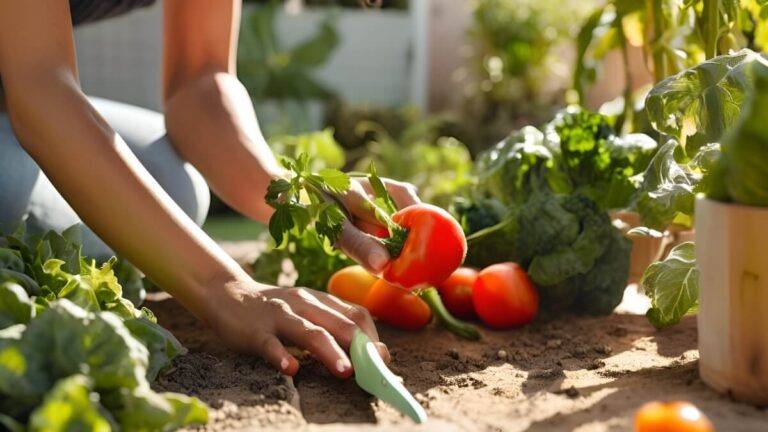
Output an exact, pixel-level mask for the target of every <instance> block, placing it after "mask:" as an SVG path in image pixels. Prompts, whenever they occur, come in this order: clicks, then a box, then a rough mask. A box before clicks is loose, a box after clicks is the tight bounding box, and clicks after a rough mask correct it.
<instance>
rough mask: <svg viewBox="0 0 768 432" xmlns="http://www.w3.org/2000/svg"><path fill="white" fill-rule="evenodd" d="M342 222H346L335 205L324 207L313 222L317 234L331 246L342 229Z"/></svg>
mask: <svg viewBox="0 0 768 432" xmlns="http://www.w3.org/2000/svg"><path fill="white" fill-rule="evenodd" d="M344 220H346V216H345V215H344V213H343V212H342V211H341V209H340V208H339V207H337V206H335V205H326V206H324V207H323V208H322V210H320V212H319V213H318V216H317V221H316V222H315V229H316V230H317V234H318V235H320V236H321V237H325V238H327V239H328V241H329V242H331V244H335V243H336V241H337V240H338V239H339V237H340V236H341V232H342V230H343V229H344V225H343V224H344Z"/></svg>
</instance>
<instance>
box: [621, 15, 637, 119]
mask: <svg viewBox="0 0 768 432" xmlns="http://www.w3.org/2000/svg"><path fill="white" fill-rule="evenodd" d="M618 29H619V35H620V36H619V39H620V40H621V59H622V62H623V63H624V81H625V82H624V113H623V114H624V115H623V117H624V118H623V119H622V122H621V125H620V127H621V130H622V131H623V132H624V133H630V132H632V131H633V129H634V116H635V106H634V105H635V103H634V100H633V97H632V95H633V94H634V88H633V85H632V70H631V68H630V66H629V48H628V47H627V38H626V35H625V34H624V28H623V27H622V26H621V25H619V27H618Z"/></svg>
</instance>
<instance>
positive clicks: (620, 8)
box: [573, 0, 768, 125]
mask: <svg viewBox="0 0 768 432" xmlns="http://www.w3.org/2000/svg"><path fill="white" fill-rule="evenodd" d="M765 5H766V3H765V2H764V1H763V0H746V1H739V0H690V1H675V0H648V1H646V2H640V1H635V0H610V1H608V2H606V3H605V4H604V5H602V6H601V7H599V8H598V9H597V10H595V11H594V12H593V13H592V14H591V15H590V17H589V18H588V19H587V20H586V21H585V23H584V25H583V26H582V28H581V31H580V32H579V36H578V38H577V59H576V67H575V73H574V80H573V88H574V90H575V94H576V96H577V98H578V100H579V101H583V100H584V93H585V90H586V88H587V87H588V86H589V85H590V84H591V83H594V82H595V81H596V79H597V77H598V75H599V65H600V63H601V61H602V60H603V59H604V58H605V56H606V54H607V53H609V52H611V51H613V50H616V49H618V50H620V51H621V53H622V58H623V62H624V69H625V91H624V101H625V105H624V116H623V118H621V119H620V121H619V123H620V124H621V123H622V122H627V124H630V125H631V123H632V116H633V113H634V112H633V109H632V107H633V105H634V97H633V87H634V85H633V83H632V79H631V76H630V73H629V72H630V67H629V49H630V48H631V47H641V48H642V49H643V51H644V53H645V57H646V63H647V64H649V65H650V69H651V72H652V73H653V76H654V82H656V83H658V82H660V81H662V80H663V79H664V78H665V77H667V76H669V75H673V74H676V73H679V72H681V71H683V70H685V69H687V68H691V67H693V66H696V65H698V64H700V63H702V62H703V61H705V60H707V59H711V58H713V57H715V56H716V55H718V54H728V53H730V52H732V51H736V50H739V49H741V48H745V47H758V48H764V47H766V43H768V37H766V33H767V32H768V26H766V24H765V19H764V16H765V15H766V12H765V11H766V10H768V9H766V7H765Z"/></svg>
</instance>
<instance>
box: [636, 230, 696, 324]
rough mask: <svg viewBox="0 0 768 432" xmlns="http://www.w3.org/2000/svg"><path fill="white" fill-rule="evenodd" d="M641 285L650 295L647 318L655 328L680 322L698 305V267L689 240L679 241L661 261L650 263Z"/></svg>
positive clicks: (694, 310) (693, 311)
mask: <svg viewBox="0 0 768 432" xmlns="http://www.w3.org/2000/svg"><path fill="white" fill-rule="evenodd" d="M641 283H642V285H643V287H645V293H646V294H648V296H649V297H650V298H651V308H650V309H649V310H648V312H647V313H646V316H647V317H648V320H649V321H650V322H651V324H653V325H654V326H655V327H657V328H663V327H667V326H670V325H674V324H677V323H678V322H680V320H681V319H682V317H683V316H685V315H687V314H691V313H696V312H697V311H698V307H699V270H698V269H697V268H696V254H695V252H694V247H693V243H692V242H685V243H681V244H680V245H678V246H676V247H675V248H673V249H672V251H670V253H669V256H667V258H666V259H665V260H663V261H659V262H656V263H653V264H651V266H650V267H648V269H647V270H646V271H645V273H644V274H643V279H642V282H641Z"/></svg>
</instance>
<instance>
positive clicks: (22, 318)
mask: <svg viewBox="0 0 768 432" xmlns="http://www.w3.org/2000/svg"><path fill="white" fill-rule="evenodd" d="M34 316H35V307H34V305H33V304H32V301H31V300H30V299H29V295H27V292H26V291H24V288H22V287H21V286H20V285H18V284H16V283H13V282H1V283H0V329H2V328H6V327H8V326H11V325H14V324H29V321H30V320H31V319H32V318H34Z"/></svg>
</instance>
